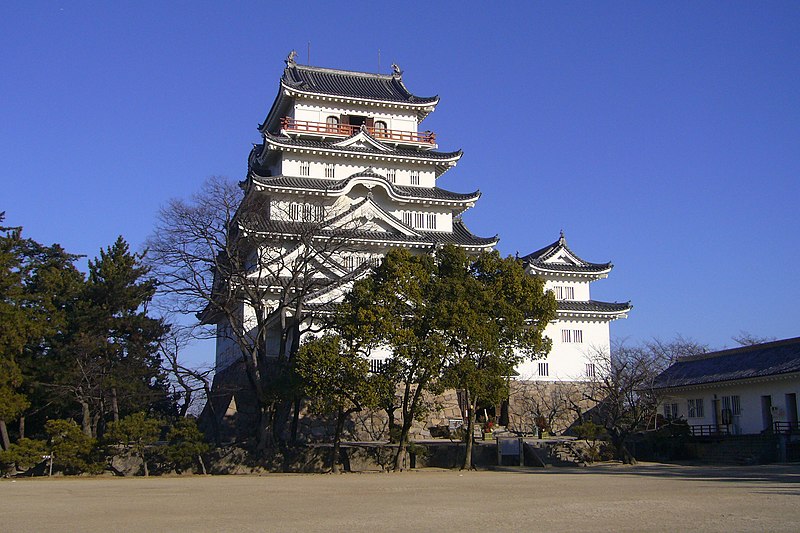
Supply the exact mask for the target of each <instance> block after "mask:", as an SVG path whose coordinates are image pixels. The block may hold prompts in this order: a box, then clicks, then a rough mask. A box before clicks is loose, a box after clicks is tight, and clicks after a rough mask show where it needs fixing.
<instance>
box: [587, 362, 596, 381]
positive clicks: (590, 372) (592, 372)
mask: <svg viewBox="0 0 800 533" xmlns="http://www.w3.org/2000/svg"><path fill="white" fill-rule="evenodd" d="M596 375H597V369H596V368H595V366H594V363H586V377H587V378H594V377H595V376H596Z"/></svg>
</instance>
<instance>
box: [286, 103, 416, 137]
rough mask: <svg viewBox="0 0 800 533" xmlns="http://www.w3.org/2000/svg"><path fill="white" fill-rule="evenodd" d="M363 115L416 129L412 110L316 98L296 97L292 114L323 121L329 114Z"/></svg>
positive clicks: (390, 125)
mask: <svg viewBox="0 0 800 533" xmlns="http://www.w3.org/2000/svg"><path fill="white" fill-rule="evenodd" d="M340 115H363V116H366V117H371V118H374V119H375V120H382V121H384V122H386V125H387V128H388V129H390V130H399V131H409V132H416V131H417V114H416V112H414V111H408V110H402V109H393V108H388V107H378V108H376V107H373V106H369V107H367V106H358V105H351V104H348V105H347V106H344V105H343V104H337V103H327V102H324V103H320V102H319V101H317V100H307V99H298V100H297V101H296V102H295V105H294V110H293V112H292V116H293V117H294V118H295V119H297V120H307V121H310V122H325V121H326V120H327V118H328V117H329V116H335V117H339V116H340Z"/></svg>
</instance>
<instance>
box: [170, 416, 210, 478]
mask: <svg viewBox="0 0 800 533" xmlns="http://www.w3.org/2000/svg"><path fill="white" fill-rule="evenodd" d="M167 441H168V442H169V445H168V446H167V450H166V457H167V460H168V461H169V462H170V463H171V464H172V466H173V468H175V470H176V471H178V472H181V471H183V470H186V469H188V468H192V467H193V466H194V465H197V464H199V465H200V469H201V471H202V472H203V474H205V473H206V465H205V463H204V462H203V454H204V453H206V452H207V451H208V449H209V446H208V444H207V443H206V442H205V440H204V437H203V433H202V432H201V431H200V430H199V429H198V427H197V423H196V422H195V420H194V419H193V418H180V419H178V421H177V422H176V423H175V425H174V426H172V427H171V428H170V430H169V433H167Z"/></svg>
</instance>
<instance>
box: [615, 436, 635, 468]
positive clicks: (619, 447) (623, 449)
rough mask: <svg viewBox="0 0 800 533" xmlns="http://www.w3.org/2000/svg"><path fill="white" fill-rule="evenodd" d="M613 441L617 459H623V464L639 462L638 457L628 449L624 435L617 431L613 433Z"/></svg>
mask: <svg viewBox="0 0 800 533" xmlns="http://www.w3.org/2000/svg"><path fill="white" fill-rule="evenodd" d="M611 443H612V444H613V445H614V450H615V451H616V456H617V459H619V460H620V461H622V463H623V464H626V465H635V464H636V463H637V461H636V458H635V457H634V456H633V455H632V454H631V452H630V451H629V450H628V447H627V446H625V438H624V437H622V436H620V435H618V434H616V433H612V434H611Z"/></svg>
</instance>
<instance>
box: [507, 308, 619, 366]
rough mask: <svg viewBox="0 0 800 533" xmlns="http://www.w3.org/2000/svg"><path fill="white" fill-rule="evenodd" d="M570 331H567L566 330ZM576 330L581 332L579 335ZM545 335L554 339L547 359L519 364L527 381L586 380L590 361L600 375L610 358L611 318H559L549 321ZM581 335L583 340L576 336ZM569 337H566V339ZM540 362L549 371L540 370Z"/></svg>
mask: <svg viewBox="0 0 800 533" xmlns="http://www.w3.org/2000/svg"><path fill="white" fill-rule="evenodd" d="M565 330H566V331H569V335H568V336H567V335H565V334H564V333H563V332H564V331H565ZM576 331H578V332H580V334H579V335H576V333H575V332H576ZM544 333H545V335H546V336H547V337H548V338H550V340H552V342H553V346H552V348H551V350H550V353H549V354H548V355H547V357H546V358H545V359H536V360H532V361H525V362H523V363H522V364H521V365H519V366H518V367H517V373H518V374H519V377H518V378H517V379H520V380H524V381H587V380H590V379H592V376H591V375H589V374H590V372H589V369H587V366H586V365H588V364H593V365H595V366H594V371H595V375H596V376H597V375H599V373H600V371H601V370H602V368H603V367H604V366H605V364H604V363H603V362H602V361H601V360H600V359H601V358H602V359H604V360H607V358H608V354H609V352H610V350H609V328H608V322H607V321H604V320H557V321H554V322H551V323H550V324H548V326H547V327H546V328H545V330H544ZM577 337H579V338H580V341H577V340H576V338H577ZM567 338H568V339H569V340H566V339H567ZM540 363H545V364H546V365H547V375H543V373H541V372H540Z"/></svg>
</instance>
